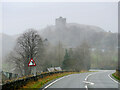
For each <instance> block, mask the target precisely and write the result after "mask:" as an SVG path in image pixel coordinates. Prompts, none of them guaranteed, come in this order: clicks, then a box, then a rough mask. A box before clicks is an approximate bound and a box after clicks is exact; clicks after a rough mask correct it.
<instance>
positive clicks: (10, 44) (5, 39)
mask: <svg viewBox="0 0 120 90" xmlns="http://www.w3.org/2000/svg"><path fill="white" fill-rule="evenodd" d="M0 39H2V40H1V41H2V42H0V43H2V44H0V45H1V46H0V48H1V50H2V56H3V59H4V57H5V56H6V55H7V54H8V53H9V52H10V51H12V50H13V48H14V45H15V43H16V37H14V36H10V35H7V34H0ZM0 53H1V52H0Z"/></svg>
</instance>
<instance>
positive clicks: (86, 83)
mask: <svg viewBox="0 0 120 90" xmlns="http://www.w3.org/2000/svg"><path fill="white" fill-rule="evenodd" d="M83 82H84V83H86V84H91V85H94V83H93V82H88V81H83Z"/></svg>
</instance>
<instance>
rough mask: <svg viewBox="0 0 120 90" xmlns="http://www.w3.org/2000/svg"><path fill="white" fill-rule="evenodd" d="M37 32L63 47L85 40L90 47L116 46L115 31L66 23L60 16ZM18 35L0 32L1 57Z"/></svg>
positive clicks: (51, 42)
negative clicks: (0, 42)
mask: <svg viewBox="0 0 120 90" xmlns="http://www.w3.org/2000/svg"><path fill="white" fill-rule="evenodd" d="M39 32H40V35H41V36H42V38H43V39H45V38H47V40H48V42H50V44H52V45H55V44H58V43H59V41H60V42H61V43H62V44H63V45H64V47H65V48H66V47H72V48H75V47H76V46H79V45H80V44H81V43H83V42H87V43H88V44H89V45H90V47H91V48H99V49H108V50H109V49H114V48H116V47H117V33H112V32H106V31H104V30H103V29H102V28H100V27H97V26H91V25H83V24H77V23H66V18H62V17H60V18H57V19H56V22H55V25H51V26H48V27H46V28H45V29H42V30H40V31H39ZM18 36H19V35H14V36H10V35H6V34H0V39H2V44H0V45H2V47H1V46H0V48H1V50H2V56H3V57H5V55H7V54H8V53H9V52H10V51H11V50H12V49H13V47H14V46H15V43H16V39H17V37H18ZM0 53H1V52H0Z"/></svg>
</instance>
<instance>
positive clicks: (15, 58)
mask: <svg viewBox="0 0 120 90" xmlns="http://www.w3.org/2000/svg"><path fill="white" fill-rule="evenodd" d="M43 50H44V45H43V41H42V38H41V37H40V35H39V34H38V32H37V31H36V30H34V29H29V30H28V31H26V32H25V33H23V34H22V35H21V36H20V37H19V38H18V39H17V43H16V46H15V49H14V52H13V55H12V63H15V66H16V68H15V69H16V70H19V72H21V74H24V75H29V74H30V73H31V68H30V67H28V63H29V60H30V59H31V58H33V59H34V60H35V62H36V64H37V68H38V69H37V70H39V66H40V60H41V59H40V58H41V57H42V54H43Z"/></svg>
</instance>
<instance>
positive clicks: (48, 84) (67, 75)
mask: <svg viewBox="0 0 120 90" xmlns="http://www.w3.org/2000/svg"><path fill="white" fill-rule="evenodd" d="M69 76H70V75H67V76H64V77H61V78H59V79H57V80H55V81H53V82H52V83H50V84H48V85H47V86H46V87H44V88H43V89H42V90H45V89H47V88H48V87H50V86H51V85H53V84H54V83H56V82H57V81H59V80H61V79H63V78H65V77H69Z"/></svg>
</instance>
